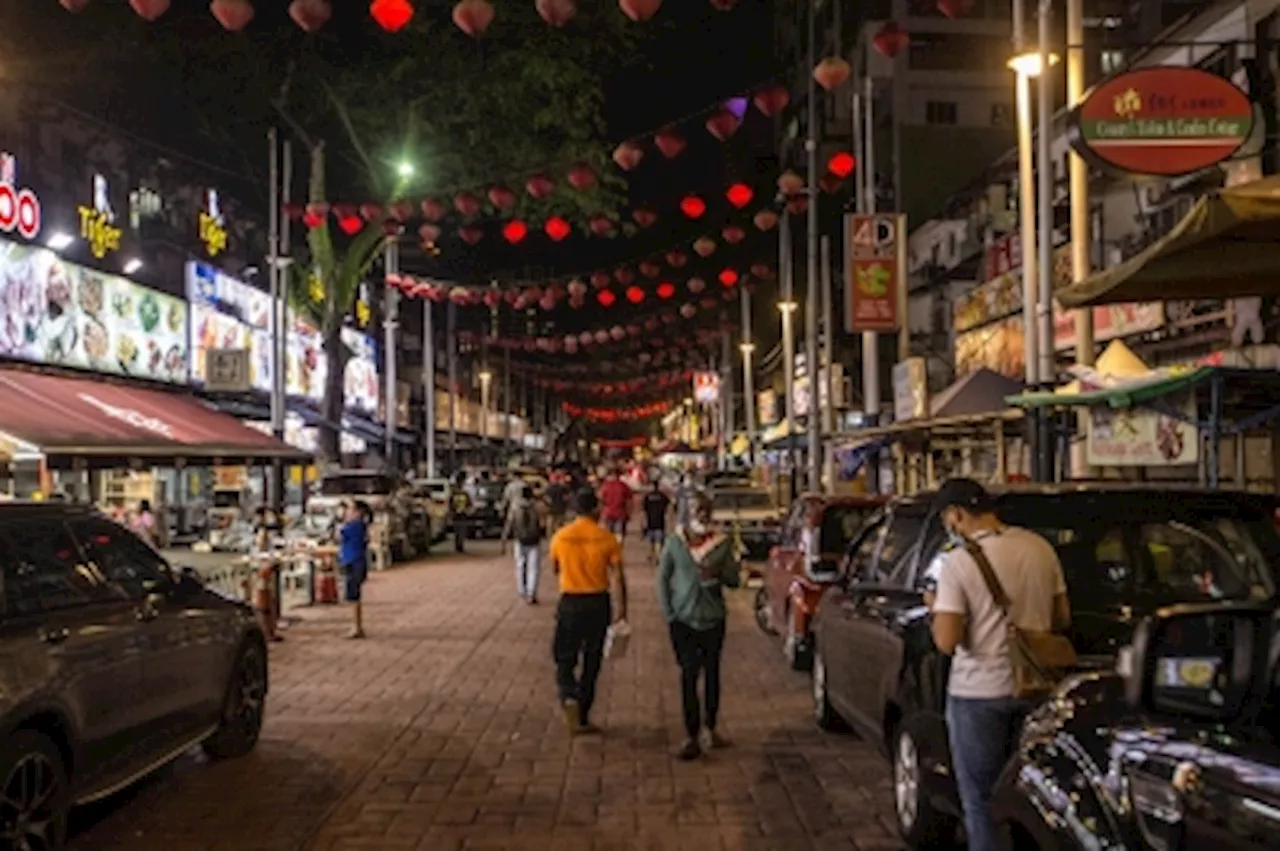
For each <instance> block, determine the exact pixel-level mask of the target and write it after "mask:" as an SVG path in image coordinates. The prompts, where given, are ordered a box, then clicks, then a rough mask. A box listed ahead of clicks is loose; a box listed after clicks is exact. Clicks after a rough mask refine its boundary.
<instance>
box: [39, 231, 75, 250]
mask: <svg viewBox="0 0 1280 851" xmlns="http://www.w3.org/2000/svg"><path fill="white" fill-rule="evenodd" d="M75 241H76V238H75V237H74V236H72V235H71V234H69V233H63V232H62V231H57V232H56V233H54V235H53V236H51V237H49V241H48V242H46V243H45V245H48V246H49V247H50V248H52V249H53V250H54V251H62V250H63V249H64V248H70V247H71V243H73V242H75Z"/></svg>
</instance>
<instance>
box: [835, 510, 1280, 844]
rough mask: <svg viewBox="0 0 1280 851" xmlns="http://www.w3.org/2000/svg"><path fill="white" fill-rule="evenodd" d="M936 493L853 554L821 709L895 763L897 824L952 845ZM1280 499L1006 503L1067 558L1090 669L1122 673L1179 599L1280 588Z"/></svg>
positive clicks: (868, 531) (863, 539) (866, 536)
mask: <svg viewBox="0 0 1280 851" xmlns="http://www.w3.org/2000/svg"><path fill="white" fill-rule="evenodd" d="M929 500H930V498H929V496H928V495H924V496H921V497H916V498H908V499H902V500H898V501H895V502H893V503H891V504H890V505H889V506H887V507H886V508H885V510H884V511H882V512H881V513H880V515H879V516H878V517H877V518H875V519H873V520H872V521H871V522H870V523H869V524H868V526H867V527H866V528H865V529H864V530H863V532H862V533H861V535H860V536H859V537H858V538H857V539H856V540H855V541H854V542H853V544H852V545H851V548H850V551H849V554H848V556H847V558H846V560H845V564H844V567H843V569H842V572H843V578H842V580H841V582H840V583H839V584H838V585H836V586H835V587H833V588H831V589H830V590H829V591H828V592H827V594H826V596H825V597H824V598H823V600H822V602H821V604H820V605H819V607H818V614H817V617H816V619H815V624H814V638H815V646H816V650H815V656H814V665H813V694H814V711H815V713H816V715H817V719H818V723H819V724H820V725H822V726H824V727H830V726H834V725H836V724H837V723H838V722H839V721H846V722H848V723H849V724H850V725H851V726H853V728H854V729H855V730H856V731H857V732H858V733H859V734H860V735H861V736H863V737H864V738H866V739H868V740H871V741H875V742H878V743H881V744H882V745H883V746H884V747H885V749H886V751H887V753H888V754H889V756H890V759H891V761H892V763H893V778H894V803H895V807H896V812H897V816H898V823H899V828H900V829H901V831H902V834H903V836H904V837H905V838H906V839H907V841H908V842H909V843H910V844H911V845H912V846H913V847H917V848H922V847H930V846H946V845H948V844H949V843H950V842H951V840H952V838H953V837H954V836H955V835H956V829H957V827H958V825H959V818H960V809H959V802H958V797H957V793H956V788H955V782H954V779H953V777H952V773H951V759H950V751H949V747H948V744H947V729H946V723H945V721H944V711H945V705H946V691H947V675H948V672H949V670H950V657H948V656H944V655H943V654H942V653H940V652H939V651H938V649H937V648H936V647H935V646H934V643H933V637H932V634H931V632H930V621H931V618H930V614H929V610H928V608H927V607H926V606H925V604H924V592H925V591H926V590H928V588H929V585H930V579H931V574H932V573H933V571H934V570H936V568H937V565H938V561H937V557H938V555H939V553H940V552H941V550H942V548H943V544H944V537H945V536H944V534H943V530H942V528H941V525H940V523H939V520H938V518H937V516H936V515H935V514H933V513H932V512H931V505H930V501H929ZM1273 504H1274V501H1273V500H1271V499H1268V498H1264V497H1258V496H1252V495H1245V494H1230V493H1220V492H1218V493H1211V492H1205V491H1193V490H1155V489H1145V488H1143V489H1139V488H1137V487H1134V486H1124V487H1115V488H1112V487H1107V488H1100V487H1099V486H1097V485H1090V486H1089V487H1088V488H1083V487H1081V488H1075V487H1063V488H1047V487H1046V488H1038V489H1029V490H1025V491H1010V492H1008V493H1004V494H1000V495H998V506H999V507H998V513H999V515H1000V517H1001V519H1002V520H1004V521H1005V522H1006V523H1009V524H1012V525H1016V526H1021V527H1024V528H1028V529H1032V530H1034V531H1036V532H1038V533H1039V534H1041V535H1043V536H1044V537H1045V538H1046V539H1047V540H1048V541H1049V542H1050V543H1052V544H1053V545H1054V547H1055V548H1056V549H1057V551H1058V556H1059V558H1060V559H1061V561H1062V566H1063V571H1064V573H1065V575H1066V580H1067V587H1068V593H1069V595H1070V598H1071V610H1072V635H1071V638H1072V641H1073V643H1074V644H1075V647H1076V650H1077V651H1078V652H1079V654H1080V656H1081V661H1082V664H1083V665H1084V666H1085V667H1092V668H1097V669H1103V668H1111V667H1112V666H1113V665H1114V660H1115V656H1116V654H1117V652H1118V650H1119V648H1120V647H1122V646H1124V645H1125V644H1127V643H1128V642H1129V640H1130V638H1131V636H1132V632H1133V628H1134V626H1135V624H1136V623H1137V622H1138V620H1140V619H1141V617H1142V616H1144V615H1147V614H1149V613H1151V612H1153V611H1155V610H1156V609H1158V608H1160V607H1161V606H1167V605H1170V604H1172V603H1179V602H1200V601H1212V600H1254V599H1261V598H1269V597H1270V596H1271V595H1272V594H1273V593H1274V590H1275V580H1274V574H1273V571H1274V566H1275V565H1276V563H1277V560H1280V539H1278V538H1277V535H1276V531H1275V529H1274V527H1273V525H1272V516H1273V511H1272V506H1273Z"/></svg>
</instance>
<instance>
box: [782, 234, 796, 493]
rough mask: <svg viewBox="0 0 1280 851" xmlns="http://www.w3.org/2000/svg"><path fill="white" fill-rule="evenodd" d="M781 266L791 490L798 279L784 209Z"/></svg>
mask: <svg viewBox="0 0 1280 851" xmlns="http://www.w3.org/2000/svg"><path fill="white" fill-rule="evenodd" d="M778 239H779V243H780V244H779V246H778V265H779V266H780V267H781V273H782V301H781V302H780V303H779V304H778V310H780V311H782V372H783V391H784V392H785V393H786V394H787V395H786V399H784V400H783V402H784V404H785V408H784V410H785V411H786V421H787V458H788V466H789V467H790V478H791V493H792V494H793V495H794V494H795V487H796V440H795V428H796V399H795V386H796V385H795V382H796V340H795V312H796V303H795V301H794V299H795V292H794V289H795V280H794V277H793V274H792V273H793V272H794V269H793V268H792V262H791V216H790V213H789V212H787V211H786V210H785V209H784V211H783V214H782V223H781V224H780V225H779V227H778Z"/></svg>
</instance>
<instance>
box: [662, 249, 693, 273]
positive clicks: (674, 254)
mask: <svg viewBox="0 0 1280 851" xmlns="http://www.w3.org/2000/svg"><path fill="white" fill-rule="evenodd" d="M688 262H689V257H688V255H686V254H685V253H684V252H683V251H668V252H667V265H669V266H670V267H671V268H673V269H679V268H681V267H683V266H684V264H686V263H688Z"/></svg>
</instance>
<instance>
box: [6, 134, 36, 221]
mask: <svg viewBox="0 0 1280 851" xmlns="http://www.w3.org/2000/svg"><path fill="white" fill-rule="evenodd" d="M0 231H4V232H5V233H14V232H15V231H16V232H17V233H18V235H19V236H21V237H22V238H23V239H35V238H36V237H37V236H39V235H40V199H39V198H37V197H36V193H34V192H32V191H31V190H30V189H19V188H18V161H17V160H16V159H15V158H14V156H13V154H9V153H0Z"/></svg>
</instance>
